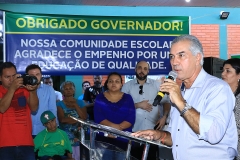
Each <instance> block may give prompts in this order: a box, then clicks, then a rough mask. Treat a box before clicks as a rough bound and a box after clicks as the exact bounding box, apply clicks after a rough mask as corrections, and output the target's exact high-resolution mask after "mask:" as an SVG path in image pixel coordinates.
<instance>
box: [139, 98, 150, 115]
mask: <svg viewBox="0 0 240 160" xmlns="http://www.w3.org/2000/svg"><path fill="white" fill-rule="evenodd" d="M148 102H149V100H144V101H142V102H139V103H138V108H141V109H143V110H146V111H148V112H151V111H152V104H150V103H148Z"/></svg>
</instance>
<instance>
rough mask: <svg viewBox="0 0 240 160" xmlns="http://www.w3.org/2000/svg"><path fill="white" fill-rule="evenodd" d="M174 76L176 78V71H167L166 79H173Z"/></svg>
mask: <svg viewBox="0 0 240 160" xmlns="http://www.w3.org/2000/svg"><path fill="white" fill-rule="evenodd" d="M176 78H177V73H176V72H174V71H171V72H169V74H168V79H171V80H174V81H175V80H176Z"/></svg>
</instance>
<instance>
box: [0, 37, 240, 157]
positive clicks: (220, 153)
mask: <svg viewBox="0 0 240 160" xmlns="http://www.w3.org/2000/svg"><path fill="white" fill-rule="evenodd" d="M203 57H204V54H203V48H202V45H201V43H200V41H199V40H198V39H197V38H196V37H194V36H192V35H182V36H179V37H177V38H175V39H174V40H173V42H172V46H171V49H170V63H171V66H172V69H173V70H174V71H175V72H176V73H177V79H178V80H179V81H181V82H182V84H181V85H179V84H178V83H177V82H176V81H175V80H172V79H164V80H162V81H158V80H153V79H150V78H148V75H149V74H150V67H149V64H148V63H147V62H146V61H143V60H142V61H139V62H138V63H137V64H136V67H135V76H136V78H135V79H133V80H131V81H129V82H127V83H123V80H122V76H121V75H120V74H119V73H117V72H112V73H110V74H109V75H108V77H107V80H106V81H105V83H104V85H102V76H101V75H94V76H93V81H94V85H93V86H90V82H88V81H85V82H83V83H82V88H83V92H84V93H83V95H81V96H79V98H78V99H75V98H74V95H75V91H76V88H75V84H74V83H73V82H71V81H65V82H63V83H62V84H61V86H60V92H57V91H55V90H54V89H53V87H52V86H53V81H52V79H51V78H49V77H47V78H44V79H43V83H41V79H42V71H41V68H40V67H39V66H38V65H35V64H31V65H29V66H27V68H26V74H28V75H29V76H34V77H36V78H37V83H36V84H35V85H30V84H23V78H22V77H21V76H20V75H19V74H17V69H16V67H15V65H14V64H13V63H11V62H4V63H3V64H2V65H1V67H0V81H1V82H2V85H0V159H1V160H18V159H19V160H20V159H24V160H33V159H35V158H36V157H37V158H38V159H40V160H49V159H67V160H73V159H75V160H77V159H80V154H81V153H80V149H79V146H80V140H79V137H80V135H79V134H80V132H79V131H80V128H81V125H80V124H79V122H77V121H75V120H73V119H72V118H70V117H69V115H71V116H73V117H76V118H80V119H83V120H87V119H88V120H91V121H94V122H96V123H99V124H102V125H106V126H110V127H113V128H116V129H118V130H122V131H128V132H134V133H132V136H135V137H143V138H146V139H150V140H156V141H159V143H161V144H164V145H167V146H170V147H172V154H173V157H174V159H184V160H188V159H189V160H192V159H194V160H198V159H199V160H200V159H209V160H212V159H218V160H232V159H237V160H238V159H240V157H239V156H238V153H240V151H239V149H240V146H239V144H240V143H239V139H238V138H239V135H240V126H239V125H240V116H239V113H240V85H239V84H240V82H239V79H240V59H229V60H226V61H225V62H224V64H223V72H222V80H221V79H219V78H217V77H214V76H211V75H209V74H208V73H206V72H205V71H204V69H203V67H202V66H203V63H204V62H203ZM159 90H160V91H161V92H163V93H167V94H165V96H164V97H163V99H162V100H161V102H160V103H159V104H158V106H156V107H155V106H153V105H152V104H153V102H154V99H155V97H156V95H157V94H158V92H159ZM160 108H162V109H160ZM160 111H161V113H160ZM160 115H161V116H160ZM168 116H170V121H169V124H167V123H168V122H166V119H167V117H168ZM165 124H167V125H168V128H167V129H166V128H165V129H163V128H164V126H165ZM96 140H98V141H103V142H107V143H110V144H113V145H115V146H117V147H119V148H121V149H122V150H126V149H127V144H128V142H127V140H126V139H122V138H116V137H115V136H114V135H111V134H109V135H102V134H98V135H97V137H96ZM143 149H144V148H143V146H142V145H140V144H139V143H133V144H132V150H131V155H132V156H133V157H135V158H137V159H141V158H142V153H143ZM213 153H214V154H213ZM148 159H149V160H156V159H158V146H156V145H151V146H150V149H149V154H148Z"/></svg>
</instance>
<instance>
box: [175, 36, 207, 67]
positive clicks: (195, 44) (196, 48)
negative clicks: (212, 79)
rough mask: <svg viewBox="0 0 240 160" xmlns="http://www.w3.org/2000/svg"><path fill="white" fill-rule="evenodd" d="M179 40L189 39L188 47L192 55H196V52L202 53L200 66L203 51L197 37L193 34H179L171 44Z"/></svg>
mask: <svg viewBox="0 0 240 160" xmlns="http://www.w3.org/2000/svg"><path fill="white" fill-rule="evenodd" d="M180 41H189V42H190V47H189V50H190V51H191V52H192V54H193V55H194V56H196V55H197V54H198V53H200V54H202V59H201V62H200V64H201V66H202V65H203V58H204V53H203V47H202V44H201V42H200V41H199V39H198V38H197V37H195V36H193V35H188V34H187V35H181V36H179V37H176V38H175V39H174V40H173V41H172V45H173V44H175V43H178V42H180Z"/></svg>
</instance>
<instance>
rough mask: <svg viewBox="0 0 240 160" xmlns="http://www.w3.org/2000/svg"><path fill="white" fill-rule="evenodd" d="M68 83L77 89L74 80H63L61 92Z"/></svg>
mask: <svg viewBox="0 0 240 160" xmlns="http://www.w3.org/2000/svg"><path fill="white" fill-rule="evenodd" d="M67 84H71V85H72V86H73V88H74V90H76V88H75V84H74V83H73V82H72V81H65V82H63V83H62V84H61V86H60V91H61V93H63V88H64V86H65V85H67Z"/></svg>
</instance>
